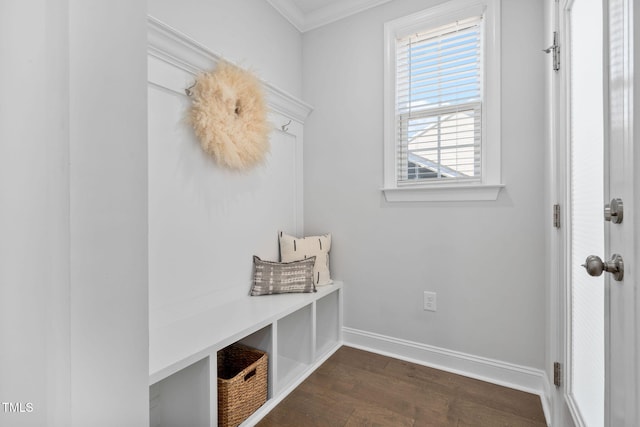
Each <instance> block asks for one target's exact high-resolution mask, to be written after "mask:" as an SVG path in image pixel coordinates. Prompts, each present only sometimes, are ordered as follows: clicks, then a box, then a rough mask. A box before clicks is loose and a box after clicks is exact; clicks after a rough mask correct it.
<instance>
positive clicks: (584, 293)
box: [555, 0, 640, 427]
mask: <svg viewBox="0 0 640 427" xmlns="http://www.w3.org/2000/svg"><path fill="white" fill-rule="evenodd" d="M632 1H633V0H610V1H609V2H607V1H605V2H602V1H600V0H562V1H561V2H560V6H559V8H560V14H559V17H560V19H559V27H560V28H559V30H560V35H561V37H560V40H561V41H560V49H562V50H563V54H562V55H561V58H562V62H563V64H562V68H561V71H560V73H559V74H558V76H559V78H560V80H561V81H562V83H561V84H560V89H561V91H562V94H561V96H560V98H559V99H560V102H559V105H560V113H561V114H560V120H559V126H558V128H559V130H560V134H559V135H558V136H559V141H561V144H560V148H561V151H562V153H559V156H558V158H559V159H560V160H559V164H560V166H565V168H566V171H565V172H564V176H563V178H564V180H561V181H563V182H562V186H563V189H560V191H559V194H564V202H565V206H566V213H567V214H566V215H565V220H566V227H565V228H564V233H563V238H562V239H560V242H561V245H562V247H563V248H564V251H559V254H561V257H562V258H561V259H562V260H564V264H565V266H564V268H562V267H561V268H559V270H560V273H561V274H560V276H561V282H562V283H563V285H564V286H562V287H561V290H562V292H561V293H562V301H563V304H560V307H559V308H560V312H561V316H560V318H561V319H562V320H561V323H562V326H563V330H562V331H561V333H560V336H561V337H562V338H563V342H564V345H563V346H561V349H560V350H561V351H560V352H559V353H561V354H560V355H561V356H562V357H561V359H563V362H564V363H563V365H564V367H565V369H564V374H565V375H564V384H563V385H562V389H561V393H560V400H561V401H562V402H561V405H560V406H561V408H560V410H558V411H556V413H555V416H556V424H558V425H562V426H571V425H576V426H587V427H596V426H616V427H617V426H638V421H640V419H639V418H638V415H637V411H638V410H637V406H638V405H637V404H638V392H637V388H638V365H639V364H640V362H639V361H638V357H637V356H638V351H637V349H636V346H637V343H638V342H639V340H638V339H637V337H636V331H640V328H638V318H637V314H638V304H639V302H638V296H636V293H635V282H636V280H635V273H634V272H633V268H632V266H633V265H634V263H635V261H636V260H635V253H634V243H637V242H638V238H637V236H636V235H635V233H634V222H635V221H636V219H635V218H634V214H633V212H634V206H633V204H634V196H635V193H634V188H635V187H636V186H634V179H635V172H634V169H635V168H634V165H635V164H636V159H637V158H638V153H636V152H634V150H633V148H634V147H633V138H634V136H633V133H632V131H633V112H634V109H633V108H631V107H632V106H633V83H634V82H633V74H632V71H633V67H632V63H631V61H632V60H633V55H632V52H633V46H634V45H633V37H634V34H633V24H632V22H633V19H632V18H633V16H632V7H631V6H632ZM636 151H640V150H636ZM638 164H640V163H638ZM559 175H560V176H562V175H563V173H562V172H561V173H560V174H559ZM613 198H619V199H621V200H622V202H623V206H624V216H623V220H622V221H621V222H620V221H619V220H618V219H619V218H620V216H619V215H618V216H616V215H615V212H614V215H613V218H612V219H613V221H605V218H604V214H603V207H604V205H605V203H608V201H609V200H611V199H613ZM610 219H611V218H610ZM614 253H617V254H620V255H621V257H622V258H623V259H624V260H626V261H627V263H626V269H624V277H622V280H616V279H615V277H614V274H615V272H604V273H603V274H601V275H598V273H601V270H602V269H603V267H604V268H605V269H607V270H612V271H613V270H616V268H618V267H619V266H618V264H614V263H613V262H609V264H608V265H603V264H600V263H599V261H598V260H597V259H595V258H591V260H590V262H589V263H588V266H589V267H590V268H591V274H592V275H589V274H587V271H586V270H585V268H584V267H583V266H582V265H581V264H583V263H585V261H586V258H587V257H588V256H590V255H595V256H598V257H600V258H601V259H602V261H604V262H607V261H610V260H611V259H612V256H613V254H614ZM560 264H562V262H561V263H560ZM620 269H622V268H620ZM594 274H595V276H593V275H594ZM618 276H620V274H618ZM618 278H619V277H618Z"/></svg>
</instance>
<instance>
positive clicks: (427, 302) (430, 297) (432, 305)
mask: <svg viewBox="0 0 640 427" xmlns="http://www.w3.org/2000/svg"><path fill="white" fill-rule="evenodd" d="M424 309H425V310H427V311H436V309H437V300H436V293H435V292H428V291H424Z"/></svg>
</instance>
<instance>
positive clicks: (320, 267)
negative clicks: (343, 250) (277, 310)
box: [280, 232, 332, 286]
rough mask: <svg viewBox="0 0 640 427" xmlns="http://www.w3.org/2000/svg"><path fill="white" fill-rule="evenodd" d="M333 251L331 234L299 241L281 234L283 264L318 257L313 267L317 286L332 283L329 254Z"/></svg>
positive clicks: (308, 237) (281, 258)
mask: <svg viewBox="0 0 640 427" xmlns="http://www.w3.org/2000/svg"><path fill="white" fill-rule="evenodd" d="M330 251H331V234H323V235H322V236H307V237H303V238H301V239H297V238H295V237H293V236H289V235H288V234H285V233H283V232H280V260H281V261H282V262H291V261H299V260H302V259H306V258H311V257H312V256H315V257H316V263H315V265H314V267H313V281H314V283H315V284H316V285H318V286H322V285H328V284H330V283H332V280H331V274H330V273H329V252H330Z"/></svg>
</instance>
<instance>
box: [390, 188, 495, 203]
mask: <svg viewBox="0 0 640 427" xmlns="http://www.w3.org/2000/svg"><path fill="white" fill-rule="evenodd" d="M503 187H504V185H503V184H467V185H464V184H463V185H433V186H428V187H396V188H383V189H382V191H383V192H384V197H385V199H387V202H463V201H482V200H496V199H497V198H498V194H499V193H500V190H501V189H502V188H503Z"/></svg>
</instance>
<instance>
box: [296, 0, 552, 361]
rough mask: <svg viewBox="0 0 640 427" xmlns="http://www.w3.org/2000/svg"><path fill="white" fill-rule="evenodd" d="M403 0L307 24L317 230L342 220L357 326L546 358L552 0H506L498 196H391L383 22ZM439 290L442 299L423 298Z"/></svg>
mask: <svg viewBox="0 0 640 427" xmlns="http://www.w3.org/2000/svg"><path fill="white" fill-rule="evenodd" d="M437 3H438V2H436V1H424V0H421V1H417V0H397V1H394V2H391V3H388V4H385V5H383V6H380V7H377V8H375V9H371V10H368V11H366V12H364V13H361V14H358V15H355V16H352V17H349V18H347V19H344V20H342V21H338V22H336V23H334V24H331V25H328V26H326V27H323V28H320V29H317V30H314V31H311V32H308V33H305V34H304V36H303V99H304V100H305V101H306V102H308V103H310V104H311V105H313V106H314V107H315V110H314V112H313V113H312V115H311V116H310V118H309V119H308V121H307V126H306V127H305V157H304V161H305V174H304V175H305V176H304V178H305V187H304V190H305V191H304V194H305V231H306V234H312V233H320V232H332V233H333V235H334V241H333V248H332V254H331V255H332V258H331V261H332V273H333V275H334V276H335V277H337V278H340V279H343V280H344V281H345V295H346V298H345V307H344V313H345V326H347V327H350V328H355V329H360V330H364V331H369V332H374V333H378V334H383V335H388V336H391V337H396V338H401V339H406V340H411V341H415V342H418V343H424V344H428V345H433V346H437V347H441V348H445V349H450V350H456V351H461V352H464V353H468V354H472V355H476V356H482V357H489V358H493V359H498V360H502V361H506V362H510V363H515V364H519V365H524V366H529V367H534V368H542V367H543V365H544V360H545V350H544V349H545V321H544V313H545V269H544V265H545V263H546V255H545V237H544V235H545V230H546V227H547V226H548V221H547V219H548V215H547V212H545V211H544V209H543V203H544V201H545V198H544V190H545V186H544V183H545V180H544V177H542V176H541V173H543V171H544V161H545V157H544V156H545V143H544V142H545V137H546V135H545V132H544V129H545V128H544V119H545V115H544V113H545V104H544V90H543V88H544V61H545V58H544V54H543V53H542V52H541V48H542V47H544V46H543V44H544V41H545V40H544V38H543V32H542V31H543V28H544V21H543V18H544V15H543V2H542V0H537V1H531V0H508V1H503V2H502V125H501V126H502V176H503V183H504V184H506V188H505V189H503V190H502V192H501V194H500V196H499V198H498V200H497V201H495V202H460V203H444V202H439V203H415V204H389V203H387V202H385V200H384V196H383V194H382V193H381V191H380V188H381V187H382V170H383V159H382V147H383V124H382V118H383V24H384V22H386V21H388V20H391V19H394V18H398V17H401V16H404V15H408V14H410V13H413V12H417V11H419V10H422V9H424V8H427V7H429V6H430V5H435V4H437ZM425 290H430V291H435V292H437V295H438V311H437V312H435V313H432V312H426V311H423V309H422V293H423V291H425Z"/></svg>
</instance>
